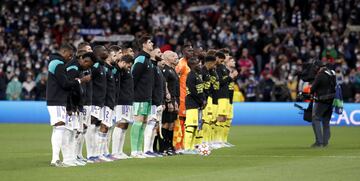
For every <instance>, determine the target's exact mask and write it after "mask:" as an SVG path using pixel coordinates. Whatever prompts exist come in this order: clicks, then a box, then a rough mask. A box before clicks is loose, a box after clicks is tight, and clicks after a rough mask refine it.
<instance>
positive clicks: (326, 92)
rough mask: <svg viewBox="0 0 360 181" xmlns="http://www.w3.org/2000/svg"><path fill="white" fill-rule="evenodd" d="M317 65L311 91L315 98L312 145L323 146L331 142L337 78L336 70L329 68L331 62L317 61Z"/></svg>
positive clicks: (315, 146)
mask: <svg viewBox="0 0 360 181" xmlns="http://www.w3.org/2000/svg"><path fill="white" fill-rule="evenodd" d="M315 66H316V67H317V68H318V69H317V74H316V76H315V80H314V81H313V83H312V86H311V92H310V93H311V95H313V96H314V100H315V104H314V107H313V111H312V127H313V130H314V134H315V143H314V144H313V145H311V147H312V148H321V147H326V146H327V145H328V144H329V139H330V119H331V115H332V110H333V107H332V104H333V101H334V97H335V87H336V78H335V72H334V71H333V70H331V69H330V68H329V67H330V65H329V64H325V63H323V62H321V61H316V62H315ZM321 127H322V129H321Z"/></svg>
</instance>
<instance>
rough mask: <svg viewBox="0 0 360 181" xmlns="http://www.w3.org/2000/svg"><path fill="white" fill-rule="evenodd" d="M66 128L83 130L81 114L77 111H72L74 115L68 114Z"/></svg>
mask: <svg viewBox="0 0 360 181" xmlns="http://www.w3.org/2000/svg"><path fill="white" fill-rule="evenodd" d="M66 117H67V119H66V122H65V128H66V129H69V130H78V131H81V130H80V129H82V123H81V120H80V116H79V115H78V114H77V113H72V115H71V116H70V115H67V116H66Z"/></svg>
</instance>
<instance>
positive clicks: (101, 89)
mask: <svg viewBox="0 0 360 181" xmlns="http://www.w3.org/2000/svg"><path fill="white" fill-rule="evenodd" d="M91 73H92V74H91V75H92V77H91V78H92V83H93V89H92V105H94V106H99V107H104V105H105V98H106V83H107V79H106V72H105V66H104V65H103V63H100V62H97V63H95V64H94V66H93V67H92V71H91Z"/></svg>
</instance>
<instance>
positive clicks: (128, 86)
mask: <svg viewBox="0 0 360 181" xmlns="http://www.w3.org/2000/svg"><path fill="white" fill-rule="evenodd" d="M119 76H120V89H119V94H118V97H117V104H118V105H132V104H133V102H134V82H133V78H132V74H131V72H130V71H128V70H122V69H120V74H119Z"/></svg>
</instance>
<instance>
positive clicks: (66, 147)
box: [61, 129, 75, 163]
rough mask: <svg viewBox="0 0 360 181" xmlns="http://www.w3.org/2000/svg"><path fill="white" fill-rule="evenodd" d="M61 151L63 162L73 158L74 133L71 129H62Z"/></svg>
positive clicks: (70, 160)
mask: <svg viewBox="0 0 360 181" xmlns="http://www.w3.org/2000/svg"><path fill="white" fill-rule="evenodd" d="M62 145H63V146H62V150H61V151H62V153H63V158H64V163H69V162H72V161H74V160H75V134H74V131H73V130H68V129H65V130H64V135H63V142H62Z"/></svg>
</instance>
